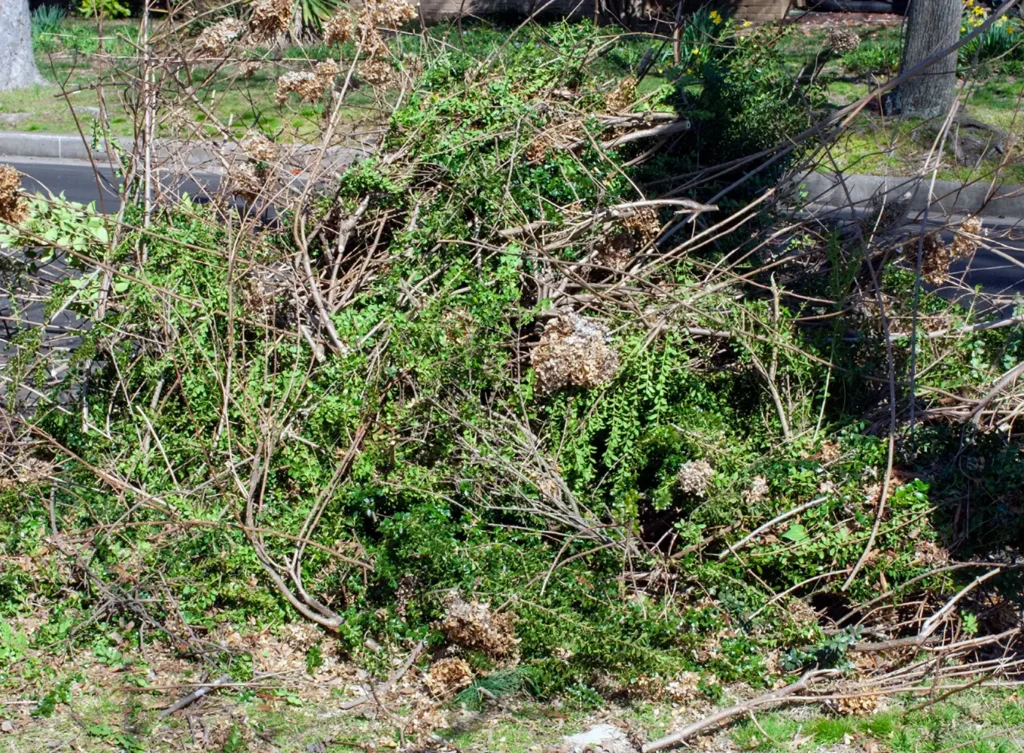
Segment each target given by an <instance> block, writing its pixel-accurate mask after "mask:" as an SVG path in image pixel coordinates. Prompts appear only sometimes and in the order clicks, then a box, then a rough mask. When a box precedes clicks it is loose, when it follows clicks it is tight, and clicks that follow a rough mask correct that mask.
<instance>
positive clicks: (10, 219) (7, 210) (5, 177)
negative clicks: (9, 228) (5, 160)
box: [0, 165, 28, 225]
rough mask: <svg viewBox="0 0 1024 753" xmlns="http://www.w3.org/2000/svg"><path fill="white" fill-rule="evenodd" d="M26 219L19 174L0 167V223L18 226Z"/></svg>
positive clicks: (7, 166)
mask: <svg viewBox="0 0 1024 753" xmlns="http://www.w3.org/2000/svg"><path fill="white" fill-rule="evenodd" d="M26 217H28V203H27V202H26V201H25V199H23V198H22V196H21V173H19V172H18V171H17V170H15V169H14V168H13V167H11V166H10V165H0V222H2V223H6V224H8V225H18V224H20V223H22V222H24V221H25V218H26Z"/></svg>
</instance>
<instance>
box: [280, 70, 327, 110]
mask: <svg viewBox="0 0 1024 753" xmlns="http://www.w3.org/2000/svg"><path fill="white" fill-rule="evenodd" d="M293 93H294V94H298V95H299V99H301V100H303V101H304V102H316V101H317V100H318V99H320V97H322V96H323V95H324V84H323V81H321V80H320V79H319V78H317V77H316V74H314V73H309V72H306V71H291V72H289V73H285V74H283V75H282V76H281V77H280V78H279V79H277V92H276V93H275V94H274V101H275V102H277V104H279V105H283V104H284V103H285V102H287V101H288V95H289V94H293Z"/></svg>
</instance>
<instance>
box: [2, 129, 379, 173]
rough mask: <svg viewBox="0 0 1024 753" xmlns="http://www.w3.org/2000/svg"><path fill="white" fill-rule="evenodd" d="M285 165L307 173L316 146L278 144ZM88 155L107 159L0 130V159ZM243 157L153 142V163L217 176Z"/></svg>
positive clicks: (69, 139)
mask: <svg viewBox="0 0 1024 753" xmlns="http://www.w3.org/2000/svg"><path fill="white" fill-rule="evenodd" d="M117 142H118V145H119V146H120V147H121V148H123V149H124V150H125V151H128V152H131V151H132V150H133V149H134V148H135V142H134V141H133V140H132V139H129V138H119V139H117ZM278 146H279V148H280V151H281V156H282V158H283V159H284V161H285V164H286V166H288V167H291V168H292V169H293V170H295V171H299V172H302V171H305V170H307V169H308V168H309V167H310V166H311V165H312V164H313V162H314V161H315V160H316V158H317V155H318V154H319V151H320V150H319V147H316V146H311V145H308V144H279V145H278ZM372 152H373V150H372V149H371V148H369V147H365V148H357V147H340V146H339V147H331V148H330V149H328V150H327V153H326V155H325V164H327V165H329V166H330V167H331V168H332V169H335V170H338V169H342V168H345V167H347V166H348V165H350V164H352V163H353V162H354V161H355V160H357V159H359V158H360V157H365V156H368V155H369V154H372ZM90 155H91V157H92V159H95V160H96V161H97V162H100V161H102V162H104V163H106V162H107V160H108V157H107V151H106V144H104V145H102V146H101V147H100V148H98V149H91V148H90V147H88V146H86V144H85V143H84V142H83V141H82V137H81V136H77V135H65V134H52V133H20V132H17V131H0V158H3V157H12V158H15V157H34V158H39V159H50V160H79V161H86V162H87V161H89V159H90ZM240 158H244V154H243V153H242V151H241V150H240V149H239V148H238V146H237V145H236V144H234V143H231V142H225V141H202V142H198V141H191V142H190V141H175V140H169V139H159V140H157V141H155V142H154V150H153V160H154V162H155V163H156V164H158V165H161V166H163V167H169V168H191V169H199V170H204V171H207V172H213V173H220V172H223V171H224V170H225V169H227V168H228V167H229V166H230V165H231V164H232V163H233V162H234V161H236V160H239V159H240Z"/></svg>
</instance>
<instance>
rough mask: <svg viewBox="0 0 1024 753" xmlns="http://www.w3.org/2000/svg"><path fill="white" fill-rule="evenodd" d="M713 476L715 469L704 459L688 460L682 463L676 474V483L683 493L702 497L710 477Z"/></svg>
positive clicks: (709, 482)
mask: <svg viewBox="0 0 1024 753" xmlns="http://www.w3.org/2000/svg"><path fill="white" fill-rule="evenodd" d="M714 477H715V469H714V468H712V467H711V464H710V463H708V461H706V460H689V461H687V462H685V463H683V467H682V468H680V469H679V474H678V475H677V476H676V483H677V484H678V485H679V490H680V491H682V492H683V494H689V495H690V496H693V497H703V496H704V495H705V494H707V493H708V487H710V486H711V479H713V478H714Z"/></svg>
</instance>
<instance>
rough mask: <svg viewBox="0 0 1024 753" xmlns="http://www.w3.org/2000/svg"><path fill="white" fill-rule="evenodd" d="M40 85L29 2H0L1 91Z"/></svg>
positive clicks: (2, 0)
mask: <svg viewBox="0 0 1024 753" xmlns="http://www.w3.org/2000/svg"><path fill="white" fill-rule="evenodd" d="M43 83H46V82H45V81H44V80H43V77H42V76H40V75H39V71H38V70H37V69H36V59H35V56H33V54H32V16H31V14H30V13H29V11H28V0H0V91H7V90H9V89H21V88H23V87H26V86H32V85H33V84H43Z"/></svg>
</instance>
